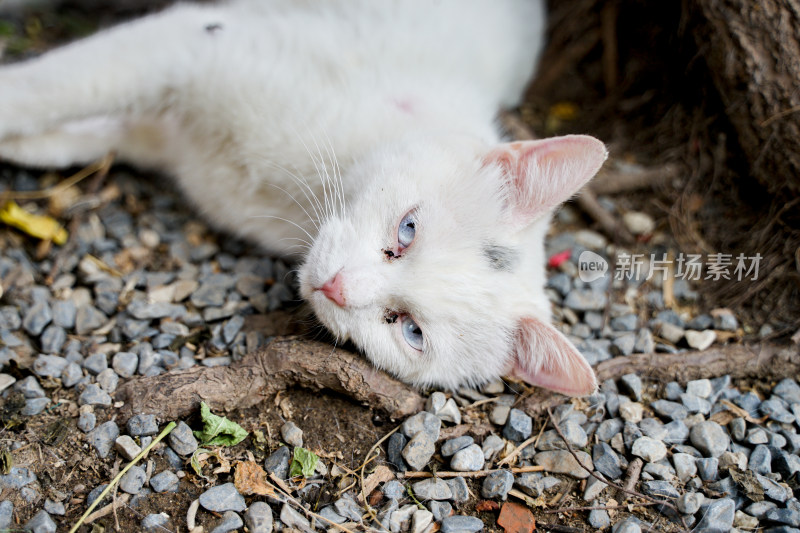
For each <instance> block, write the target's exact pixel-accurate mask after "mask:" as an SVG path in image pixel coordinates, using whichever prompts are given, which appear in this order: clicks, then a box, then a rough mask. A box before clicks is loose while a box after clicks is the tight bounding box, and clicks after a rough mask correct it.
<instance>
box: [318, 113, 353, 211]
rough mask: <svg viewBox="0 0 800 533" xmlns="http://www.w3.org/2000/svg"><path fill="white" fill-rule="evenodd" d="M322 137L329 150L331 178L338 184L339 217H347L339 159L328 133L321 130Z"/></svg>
mask: <svg viewBox="0 0 800 533" xmlns="http://www.w3.org/2000/svg"><path fill="white" fill-rule="evenodd" d="M322 133H323V135H325V139H326V140H327V146H328V148H327V149H329V150H330V152H329V158H330V160H331V168H332V169H333V178H334V181H335V182H336V183H338V184H339V208H340V210H341V216H342V217H344V216H345V215H347V209H346V200H347V199H346V197H345V194H344V181H343V179H342V169H341V167H340V166H339V158H337V157H336V150H335V149H334V147H333V142H332V141H331V138H330V137H329V136H328V132H327V131H325V129H324V128H323V130H322Z"/></svg>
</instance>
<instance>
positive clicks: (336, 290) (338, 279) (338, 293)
mask: <svg viewBox="0 0 800 533" xmlns="http://www.w3.org/2000/svg"><path fill="white" fill-rule="evenodd" d="M319 290H321V291H322V294H324V295H325V296H326V297H327V298H328V300H330V301H332V302H333V303H335V304H336V305H338V306H339V307H344V305H345V300H344V288H343V287H342V275H341V272H337V273H336V275H335V276H333V277H332V278H331V279H329V280H328V281H326V282H325V284H324V285H323V286H322V287H320V289H319Z"/></svg>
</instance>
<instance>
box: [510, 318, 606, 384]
mask: <svg viewBox="0 0 800 533" xmlns="http://www.w3.org/2000/svg"><path fill="white" fill-rule="evenodd" d="M513 357H514V358H513V363H512V364H513V369H512V374H513V375H514V376H516V377H518V378H520V379H523V380H524V381H527V382H528V383H530V384H532V385H536V386H539V387H544V388H546V389H551V390H554V391H556V392H560V393H562V394H566V395H567V396H587V395H589V394H592V393H593V392H594V391H595V389H596V388H597V378H595V375H594V370H592V367H591V366H589V363H587V362H586V359H584V358H583V356H582V355H581V354H580V352H578V350H577V349H576V348H575V347H574V346H573V345H572V343H571V342H569V341H568V340H567V338H566V337H564V335H562V334H561V332H560V331H558V330H557V329H556V328H554V327H553V326H551V325H550V324H547V323H545V322H543V321H541V320H539V319H536V318H531V317H525V318H522V319H521V320H520V321H519V323H518V325H517V332H516V338H515V341H514V354H513Z"/></svg>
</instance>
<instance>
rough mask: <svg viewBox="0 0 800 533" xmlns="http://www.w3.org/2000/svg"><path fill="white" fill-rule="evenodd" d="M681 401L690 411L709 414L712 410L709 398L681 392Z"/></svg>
mask: <svg viewBox="0 0 800 533" xmlns="http://www.w3.org/2000/svg"><path fill="white" fill-rule="evenodd" d="M681 403H682V404H683V406H684V407H686V409H688V410H689V412H690V413H700V414H703V415H707V414H708V413H710V412H711V403H709V402H708V400H705V399H703V398H700V397H698V396H695V395H694V394H690V393H688V392H685V393H683V394H681Z"/></svg>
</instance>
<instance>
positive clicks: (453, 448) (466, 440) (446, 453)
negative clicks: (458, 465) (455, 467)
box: [441, 435, 475, 457]
mask: <svg viewBox="0 0 800 533" xmlns="http://www.w3.org/2000/svg"><path fill="white" fill-rule="evenodd" d="M474 443H475V439H473V438H472V437H470V436H469V435H464V436H462V437H456V438H454V439H450V440H448V441H446V442H445V443H444V444H442V449H441V453H442V456H443V457H450V456H451V455H453V454H454V453H456V452H457V451H459V450H463V449H464V448H466V447H467V446H471V445H472V444H474Z"/></svg>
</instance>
